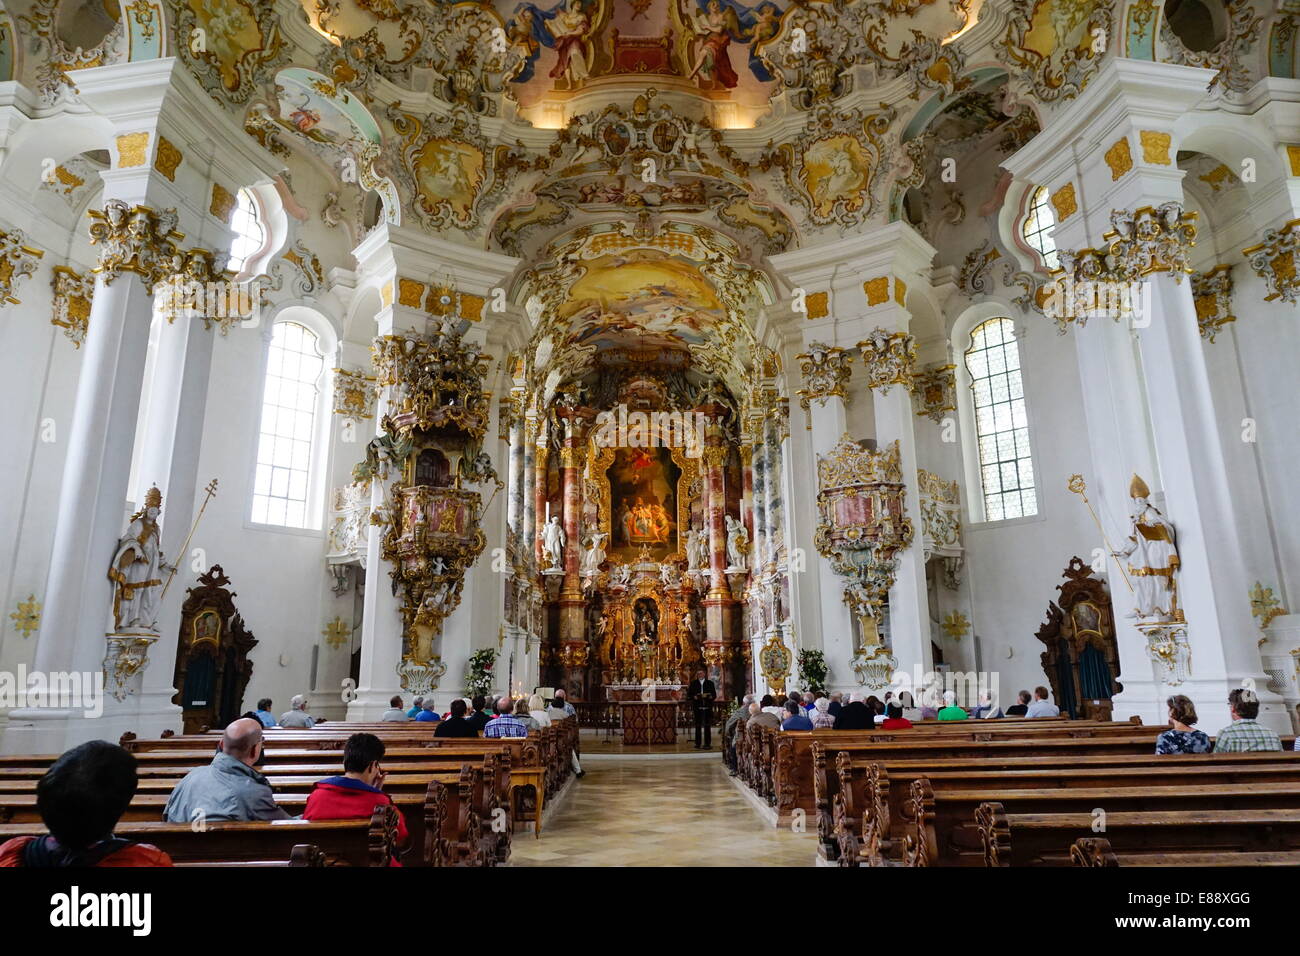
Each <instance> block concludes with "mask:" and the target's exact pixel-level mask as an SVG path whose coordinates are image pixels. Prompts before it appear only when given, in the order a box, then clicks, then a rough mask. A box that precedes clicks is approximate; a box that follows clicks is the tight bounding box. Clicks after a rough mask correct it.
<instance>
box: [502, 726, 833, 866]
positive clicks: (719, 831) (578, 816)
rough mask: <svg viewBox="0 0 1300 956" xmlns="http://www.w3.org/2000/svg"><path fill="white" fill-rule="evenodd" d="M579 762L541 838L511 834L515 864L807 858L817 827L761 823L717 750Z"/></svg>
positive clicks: (787, 862)
mask: <svg viewBox="0 0 1300 956" xmlns="http://www.w3.org/2000/svg"><path fill="white" fill-rule="evenodd" d="M583 769H584V770H586V771H587V773H586V776H584V777H583V778H582V779H581V780H574V781H573V782H572V783H571V784H570V787H571V789H570V791H569V792H568V793H566V794H565V795H564V796H563V798H562V800H563V802H562V805H561V806H560V807H559V809H558V811H557V812H556V813H555V814H553V815H550V816H549V817H548V819H547V821H546V825H545V827H544V829H543V830H542V836H541V839H540V840H539V839H535V838H534V837H533V835H532V834H531V833H527V832H523V831H521V832H518V833H516V834H515V836H514V841H513V845H512V847H511V852H510V864H511V865H512V866H812V865H813V859H814V856H815V855H816V852H817V842H816V834H815V833H802V834H799V833H792V832H790V830H788V829H784V830H777V829H774V828H773V827H771V826H770V825H768V824H767V823H764V822H763V820H762V819H761V818H760V817H759V815H758V813H756V812H755V810H754V809H753V807H751V806H750V805H749V804H748V802H747V801H746V799H745V797H743V796H741V794H740V793H739V792H738V791H737V790H736V788H735V787H734V786H733V785H732V783H731V780H730V779H729V778H728V776H727V771H726V768H725V767H724V766H723V764H722V760H721V758H720V757H719V756H718V754H717V752H716V751H715V752H714V753H712V754H711V755H709V756H708V757H703V756H700V757H695V756H691V757H686V756H683V757H675V756H664V757H649V758H646V757H641V758H637V757H588V758H587V759H585V761H584V764H583ZM810 822H811V821H810ZM815 826H816V825H815V824H812V828H813V829H814V830H815Z"/></svg>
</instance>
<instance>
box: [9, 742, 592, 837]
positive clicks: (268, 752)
mask: <svg viewBox="0 0 1300 956" xmlns="http://www.w3.org/2000/svg"><path fill="white" fill-rule="evenodd" d="M335 726H338V725H335ZM304 733H308V734H310V733H313V731H304ZM349 736H351V733H350V732H349V733H345V734H343V735H342V738H341V740H336V739H335V737H333V736H330V737H324V736H322V737H321V738H320V739H319V740H316V741H308V743H311V742H316V743H327V744H335V743H337V746H331V747H328V748H325V749H317V748H315V747H307V746H283V747H281V746H267V747H266V748H265V749H264V751H263V757H262V762H261V763H259V764H258V770H260V771H261V772H262V773H265V774H271V773H272V772H273V770H274V768H276V767H279V766H282V765H287V766H292V767H295V768H299V769H300V772H305V771H302V770H301V768H305V767H309V766H316V765H327V766H329V767H332V768H333V769H332V770H331V771H330V772H329V773H324V774H322V776H329V775H330V774H331V773H338V772H339V768H340V767H342V764H343V750H342V746H343V743H346V741H347V738H348V737H349ZM178 741H179V744H178V743H177V742H178ZM159 742H160V741H155V740H135V739H132V740H129V741H127V744H129V746H128V749H133V748H134V750H133V752H134V753H135V757H136V760H137V762H138V764H139V773H140V775H141V777H142V778H143V777H145V776H147V775H150V774H152V773H153V771H152V770H151V769H150V768H151V767H164V768H165V767H175V766H177V765H179V764H186V763H188V764H190V765H191V766H194V765H197V764H199V763H207V762H208V761H210V760H211V759H212V755H213V753H214V752H215V750H216V743H215V741H213V740H212V738H209V737H206V736H204V737H203V738H202V743H203V749H199V750H196V749H192V747H193V743H194V738H178V737H172V738H167V739H166V744H167V746H165V747H162V748H161V749H153V748H154V745H155V744H156V743H159ZM302 742H303V741H301V740H298V741H294V743H295V744H301V743H302ZM384 743H385V747H386V748H387V752H386V753H385V755H384V767H385V769H392V770H397V769H398V768H402V769H407V770H416V769H417V768H416V767H414V766H413V765H414V764H417V763H424V762H431V761H432V762H436V761H449V762H452V763H455V764H456V765H459V764H460V763H462V762H465V761H472V762H475V763H477V762H480V761H481V760H482V759H483V758H484V756H485V755H489V754H499V755H500V756H501V758H502V759H508V761H509V762H508V766H509V768H510V772H509V777H508V786H507V806H509V807H511V808H513V809H512V810H511V820H512V821H513V820H531V821H532V822H533V824H534V834H535V835H536V836H540V835H541V815H542V811H543V809H544V801H545V797H546V795H547V789H548V788H547V779H548V777H553V776H554V774H553V773H549V774H548V772H547V769H546V767H545V766H544V765H543V762H542V751H541V749H540V747H539V746H538V745H537V742H536V741H534V740H533V739H531V738H522V737H516V738H502V739H487V740H483V739H479V738H473V739H464V740H458V739H438V740H436V741H434V740H432V739H430V741H428V742H427V745H421V746H416V747H408V746H399V745H395V744H394V742H393V741H392V740H385V742H384ZM187 748H190V749H187ZM50 759H52V758H50ZM517 761H518V762H517ZM49 762H50V760H49V759H46V758H44V757H42V758H32V759H30V760H28V761H27V765H28V768H32V767H45V766H48V765H49ZM565 765H566V767H571V766H572V764H571V763H570V762H569V761H568V760H567V759H566V761H565ZM7 769H21V768H17V767H13V766H12V765H6V764H5V763H3V762H0V774H4V773H5V772H6V770H7ZM41 772H44V771H43V769H42V771H41ZM529 796H532V797H533V799H532V802H531V804H530V803H529V801H528V800H526V798H527V797H529Z"/></svg>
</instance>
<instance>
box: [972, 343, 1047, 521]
mask: <svg viewBox="0 0 1300 956" xmlns="http://www.w3.org/2000/svg"><path fill="white" fill-rule="evenodd" d="M965 359H966V370H967V371H968V372H969V373H970V387H971V398H972V401H973V405H974V409H975V440H976V443H977V447H978V455H979V476H980V485H981V488H982V490H983V498H984V520H985V521H1002V520H1004V519H1007V518H1025V517H1028V516H1030V515H1034V514H1037V513H1038V494H1037V492H1036V491H1035V489H1034V461H1033V456H1032V455H1031V453H1030V449H1029V420H1028V417H1027V416H1026V414H1025V389H1024V383H1023V382H1022V381H1021V377H1020V349H1019V347H1018V345H1017V344H1016V332H1015V324H1014V323H1013V322H1012V321H1011V320H1010V319H1005V318H995V319H988V320H987V321H985V322H981V323H980V324H979V325H977V326H975V328H974V329H973V330H972V331H971V336H970V347H969V348H968V349H966V353H965Z"/></svg>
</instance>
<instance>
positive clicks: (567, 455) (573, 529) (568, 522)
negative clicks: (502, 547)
mask: <svg viewBox="0 0 1300 956" xmlns="http://www.w3.org/2000/svg"><path fill="white" fill-rule="evenodd" d="M572 440H574V439H570V441H572ZM560 486H561V488H562V492H563V495H564V516H563V517H562V518H561V519H560V520H561V522H562V523H563V524H564V594H566V595H568V594H572V593H573V592H578V593H581V590H582V585H581V582H580V581H579V579H578V558H579V555H580V553H581V550H582V542H580V541H579V540H578V532H579V528H580V527H581V518H582V449H581V448H578V447H575V446H573V445H572V444H569V443H568V442H566V444H565V446H564V447H563V448H561V449H560Z"/></svg>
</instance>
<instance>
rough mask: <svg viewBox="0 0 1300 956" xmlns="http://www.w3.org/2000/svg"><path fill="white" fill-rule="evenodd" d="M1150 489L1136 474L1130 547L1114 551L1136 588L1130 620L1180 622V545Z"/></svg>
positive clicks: (1132, 483) (1133, 484)
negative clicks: (1157, 506) (1123, 559)
mask: <svg viewBox="0 0 1300 956" xmlns="http://www.w3.org/2000/svg"><path fill="white" fill-rule="evenodd" d="M1150 493H1151V492H1150V489H1148V488H1147V485H1146V482H1144V481H1143V480H1142V479H1141V478H1139V477H1138V476H1137V475H1134V476H1133V481H1132V482H1131V483H1130V484H1129V496H1130V497H1131V498H1132V499H1133V513H1132V516H1131V518H1132V527H1133V533H1132V534H1130V535H1129V539H1128V540H1129V544H1128V546H1127V547H1125V548H1121V549H1120V550H1118V551H1116V552H1115V557H1117V558H1128V559H1129V560H1128V578H1129V581H1130V582H1131V583H1132V585H1133V595H1134V597H1135V599H1136V604H1137V606H1136V608H1135V609H1134V610H1133V611H1132V612H1130V613H1129V615H1128V616H1129V617H1132V618H1136V619H1137V620H1138V621H1139V622H1153V623H1161V622H1166V621H1174V620H1178V619H1179V618H1178V616H1177V613H1176V612H1177V611H1178V586H1177V582H1176V578H1175V575H1177V573H1178V567H1179V563H1180V562H1179V560H1178V545H1177V541H1176V538H1175V535H1174V526H1173V525H1172V524H1170V523H1169V521H1168V520H1167V519H1166V518H1165V516H1164V515H1162V514H1161V513H1160V511H1159V509H1157V508H1156V506H1155V505H1153V504H1151V502H1150V501H1148V500H1147V496H1148V495H1150Z"/></svg>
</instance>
